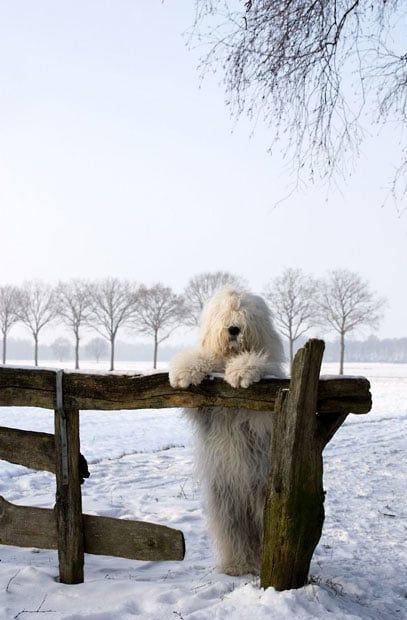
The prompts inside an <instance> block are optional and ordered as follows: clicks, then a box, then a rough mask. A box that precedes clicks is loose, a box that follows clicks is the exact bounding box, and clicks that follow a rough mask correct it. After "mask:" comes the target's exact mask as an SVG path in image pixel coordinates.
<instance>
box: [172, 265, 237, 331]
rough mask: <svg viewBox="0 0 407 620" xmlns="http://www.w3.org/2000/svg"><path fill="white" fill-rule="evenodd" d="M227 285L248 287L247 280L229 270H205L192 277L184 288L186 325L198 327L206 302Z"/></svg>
mask: <svg viewBox="0 0 407 620" xmlns="http://www.w3.org/2000/svg"><path fill="white" fill-rule="evenodd" d="M225 286H230V287H232V288H238V289H241V288H245V287H246V282H245V280H244V279H243V278H241V277H240V276H236V275H234V274H232V273H229V272H227V271H213V272H205V273H200V274H199V275H197V276H194V277H193V278H191V279H190V280H189V282H188V284H187V286H186V287H185V290H184V298H185V305H186V314H185V319H184V323H185V325H190V326H191V327H196V326H197V325H198V323H199V317H200V316H201V312H202V310H203V307H204V305H205V304H206V302H207V301H208V300H209V299H210V298H211V297H212V296H213V295H214V293H216V291H218V290H220V289H221V288H224V287H225Z"/></svg>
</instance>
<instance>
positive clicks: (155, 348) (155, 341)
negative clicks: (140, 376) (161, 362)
mask: <svg viewBox="0 0 407 620" xmlns="http://www.w3.org/2000/svg"><path fill="white" fill-rule="evenodd" d="M157 350H158V340H157V333H155V334H154V363H153V368H154V369H155V368H157Z"/></svg>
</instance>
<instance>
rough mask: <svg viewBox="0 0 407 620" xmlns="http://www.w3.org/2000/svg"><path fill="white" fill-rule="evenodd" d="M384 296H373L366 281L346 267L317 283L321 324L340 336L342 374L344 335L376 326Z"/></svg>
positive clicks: (382, 309)
mask: <svg viewBox="0 0 407 620" xmlns="http://www.w3.org/2000/svg"><path fill="white" fill-rule="evenodd" d="M385 304H386V300H385V299H384V298H379V297H376V295H375V294H374V293H373V292H371V291H370V290H369V287H368V284H367V282H365V281H364V280H362V278H361V277H360V276H359V275H358V274H357V273H353V272H352V271H349V270H348V269H337V270H335V271H331V272H330V273H329V275H328V277H327V278H325V279H324V280H321V281H320V283H319V297H318V306H319V318H320V324H322V325H325V326H326V327H327V328H328V329H329V330H333V331H336V332H337V333H338V334H339V336H340V344H341V358H340V368H339V372H340V374H343V363H344V355H345V336H346V335H347V334H348V333H349V332H351V331H353V330H355V329H358V328H363V327H372V328H377V327H378V326H379V324H380V321H381V319H382V317H383V311H384V307H385Z"/></svg>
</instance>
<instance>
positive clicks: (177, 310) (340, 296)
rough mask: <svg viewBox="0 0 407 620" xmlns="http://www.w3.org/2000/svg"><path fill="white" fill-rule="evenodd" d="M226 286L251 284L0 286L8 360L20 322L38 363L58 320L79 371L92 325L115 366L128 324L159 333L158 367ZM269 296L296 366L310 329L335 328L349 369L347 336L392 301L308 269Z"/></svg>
mask: <svg viewBox="0 0 407 620" xmlns="http://www.w3.org/2000/svg"><path fill="white" fill-rule="evenodd" d="M224 286H233V287H238V288H246V286H247V285H246V282H245V281H244V280H243V279H242V278H240V277H239V276H236V275H233V274H230V273H228V272H223V271H217V272H212V273H203V274H200V275H197V276H195V277H193V278H191V279H190V280H189V282H188V284H187V286H186V288H185V290H184V292H183V294H182V295H178V294H176V293H175V292H174V291H173V290H172V289H171V288H170V287H169V286H165V285H163V284H161V283H158V284H155V285H154V286H152V287H146V286H144V285H138V284H136V283H134V282H129V281H126V280H120V279H118V278H105V279H103V280H98V281H94V282H90V281H86V280H80V279H74V280H70V281H69V282H60V283H59V284H58V285H57V286H56V287H51V286H49V285H48V284H46V283H44V282H41V281H31V282H26V283H25V284H23V285H22V286H21V287H16V286H9V285H7V286H0V329H1V331H2V336H3V364H5V362H6V347H7V337H8V334H9V332H10V329H11V328H12V326H13V325H14V324H15V323H17V322H21V323H22V324H23V325H24V326H25V327H26V328H27V329H28V330H29V332H30V333H31V335H32V337H33V341H34V362H35V365H38V341H39V335H40V332H41V330H42V329H43V328H44V327H45V326H47V325H49V324H50V323H51V322H53V321H59V322H60V323H62V324H63V325H64V326H65V327H66V328H67V329H68V330H69V331H70V332H71V333H72V335H73V337H74V342H75V368H79V345H80V341H81V337H82V333H83V331H84V330H85V329H89V328H90V329H93V330H95V331H96V332H98V333H99V334H100V336H102V337H103V338H104V339H105V340H106V341H108V342H109V344H110V369H111V370H113V369H114V359H115V342H116V337H117V333H118V331H119V330H120V329H122V328H123V327H126V328H127V329H128V330H131V331H134V332H136V333H140V334H145V335H148V336H150V337H152V338H153V343H154V346H153V351H154V354H153V357H154V368H156V366H157V352H158V346H159V345H160V343H162V342H163V341H164V340H166V339H167V338H169V336H170V335H171V334H172V332H173V331H174V330H175V329H176V328H177V327H179V326H181V325H186V326H190V327H195V326H197V325H198V321H199V316H200V314H201V311H202V308H203V306H204V305H205V302H206V301H207V300H208V299H209V298H210V297H211V296H212V295H213V294H214V292H216V291H217V290H219V289H220V288H222V287H224ZM263 294H264V297H265V298H266V300H267V301H268V303H269V306H270V311H271V314H272V316H273V319H274V321H275V324H276V326H277V328H278V329H279V331H280V332H281V334H282V335H283V336H284V337H285V338H286V339H287V341H288V346H289V357H290V363H291V362H292V359H293V352H294V347H295V343H296V341H297V340H298V339H300V338H301V337H302V336H304V335H305V334H306V333H307V332H308V331H310V330H311V329H315V330H317V331H318V332H319V333H320V332H321V330H323V331H324V332H327V331H329V332H332V331H334V332H336V333H338V335H339V337H340V343H341V356H340V357H341V359H340V372H341V373H342V372H343V363H344V351H345V337H346V336H347V335H348V334H349V333H350V332H352V331H354V330H356V329H360V328H363V327H371V328H375V327H377V326H378V324H379V322H380V319H381V317H382V312H383V308H384V305H385V300H384V299H381V298H378V297H377V296H376V295H375V294H374V293H373V292H371V291H370V289H369V286H368V284H367V283H366V282H365V281H364V280H363V279H362V278H361V277H360V276H359V275H358V274H356V273H353V272H351V271H349V270H344V269H342V270H336V271H332V272H330V273H329V274H328V275H327V276H326V277H325V278H322V279H316V278H313V277H312V276H309V275H307V274H305V273H303V272H302V271H301V270H300V269H286V270H285V271H284V272H283V273H282V274H281V275H280V276H278V277H276V278H274V279H272V280H270V282H269V283H268V284H267V285H266V286H265V288H264V291H263ZM323 335H325V333H323Z"/></svg>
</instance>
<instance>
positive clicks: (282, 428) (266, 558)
mask: <svg viewBox="0 0 407 620" xmlns="http://www.w3.org/2000/svg"><path fill="white" fill-rule="evenodd" d="M323 352H324V343H323V341H321V340H315V339H314V340H309V341H308V342H307V344H306V345H305V347H304V348H302V349H300V350H299V351H298V352H297V354H296V356H295V359H294V363H293V368H292V377H291V381H290V386H289V389H288V390H281V391H280V393H279V396H278V398H277V402H276V407H275V411H274V414H273V431H272V464H271V472H270V480H269V488H268V493H267V498H266V505H265V515H264V542H263V558H262V567H261V573H260V583H261V586H262V587H263V588H267V587H269V586H273V587H274V588H276V589H277V590H288V589H291V588H300V587H301V586H303V585H304V584H305V583H306V581H307V577H308V571H309V565H310V562H311V558H312V554H313V552H314V549H315V547H316V545H317V543H318V541H319V539H320V537H321V532H322V525H323V522H324V505H323V502H324V492H323V487H322V450H323V445H324V444H323V441H322V440H321V438H320V436H319V434H318V422H317V416H316V411H317V391H318V381H319V372H320V368H321V362H322V355H323Z"/></svg>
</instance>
